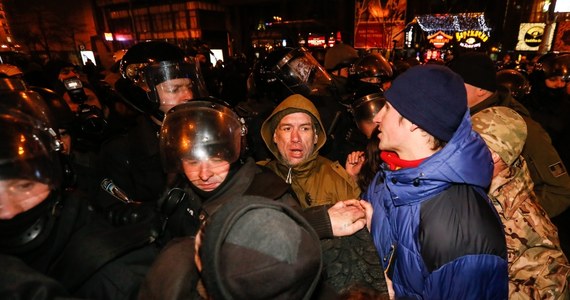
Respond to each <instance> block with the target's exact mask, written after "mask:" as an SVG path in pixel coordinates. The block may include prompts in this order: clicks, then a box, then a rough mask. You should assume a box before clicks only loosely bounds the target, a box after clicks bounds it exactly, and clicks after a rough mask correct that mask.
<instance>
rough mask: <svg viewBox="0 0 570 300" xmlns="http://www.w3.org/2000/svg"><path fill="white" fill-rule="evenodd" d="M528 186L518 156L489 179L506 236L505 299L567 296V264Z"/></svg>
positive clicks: (569, 267) (551, 226)
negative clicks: (506, 276)
mask: <svg viewBox="0 0 570 300" xmlns="http://www.w3.org/2000/svg"><path fill="white" fill-rule="evenodd" d="M532 187H533V184H532V180H531V178H530V175H529V172H528V169H527V167H526V162H525V160H524V158H522V157H521V158H520V159H518V160H516V161H515V162H514V163H513V165H512V166H511V167H510V168H507V169H504V170H503V171H501V172H500V173H499V174H497V176H496V177H495V178H493V182H492V183H491V188H490V190H489V196H490V198H491V200H492V201H493V204H494V205H495V208H496V209H497V212H498V213H499V216H501V220H502V222H503V225H504V227H505V234H506V237H507V251H508V260H509V299H568V298H569V297H570V295H569V291H568V278H567V277H568V275H569V274H570V264H568V260H567V259H566V256H564V253H563V252H562V250H561V249H560V242H559V240H558V230H557V228H556V226H554V224H552V222H551V221H550V219H549V218H548V216H547V215H546V213H545V211H544V209H543V208H542V207H541V206H540V204H538V202H537V201H536V196H535V194H534V192H533V191H532Z"/></svg>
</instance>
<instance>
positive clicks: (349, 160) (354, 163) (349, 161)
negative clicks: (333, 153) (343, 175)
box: [344, 151, 366, 180]
mask: <svg viewBox="0 0 570 300" xmlns="http://www.w3.org/2000/svg"><path fill="white" fill-rule="evenodd" d="M365 161H366V158H365V156H364V152H363V151H354V152H352V153H350V154H349V155H348V156H347V157H346V163H345V165H344V168H345V169H346V172H347V173H348V174H349V175H350V176H351V177H352V178H353V179H354V180H356V176H357V175H358V173H360V169H361V168H362V165H364V162H365Z"/></svg>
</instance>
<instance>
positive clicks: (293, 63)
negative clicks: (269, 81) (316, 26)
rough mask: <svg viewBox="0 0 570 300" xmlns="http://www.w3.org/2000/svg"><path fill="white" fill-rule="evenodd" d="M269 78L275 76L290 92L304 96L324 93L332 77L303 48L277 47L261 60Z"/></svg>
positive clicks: (330, 84)
mask: <svg viewBox="0 0 570 300" xmlns="http://www.w3.org/2000/svg"><path fill="white" fill-rule="evenodd" d="M263 68H264V70H266V71H268V72H267V74H268V75H269V76H270V77H269V78H272V77H274V78H276V79H277V80H278V81H279V82H280V83H281V84H282V85H283V86H285V87H286V88H287V89H288V90H289V92H290V94H301V95H303V96H305V97H309V96H310V95H319V94H323V93H326V92H327V90H328V88H329V87H331V86H332V78H331V76H330V75H329V74H328V73H327V72H326V71H325V69H324V68H323V67H322V66H321V65H320V64H319V62H318V61H317V60H316V59H315V58H314V57H313V55H312V54H311V53H310V52H309V51H308V50H307V49H305V48H303V47H300V48H293V49H292V48H287V47H283V48H278V49H276V50H274V51H273V52H271V53H270V54H269V55H268V56H267V58H266V59H265V60H264V62H263Z"/></svg>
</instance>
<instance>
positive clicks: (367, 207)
mask: <svg viewBox="0 0 570 300" xmlns="http://www.w3.org/2000/svg"><path fill="white" fill-rule="evenodd" d="M360 206H362V207H363V208H364V210H365V211H366V228H368V231H370V224H372V213H373V212H374V208H372V204H370V202H368V201H366V200H360Z"/></svg>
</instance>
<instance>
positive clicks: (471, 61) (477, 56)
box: [448, 52, 497, 92]
mask: <svg viewBox="0 0 570 300" xmlns="http://www.w3.org/2000/svg"><path fill="white" fill-rule="evenodd" d="M448 67H449V68H450V69H451V70H453V71H454V72H456V73H457V74H459V75H460V76H461V77H462V78H463V81H465V83H468V84H470V85H472V86H476V87H478V88H482V89H484V90H487V91H490V92H495V91H496V90H497V78H496V77H497V69H496V68H495V64H494V63H493V61H492V60H491V58H490V57H489V56H488V55H487V54H485V53H482V52H467V53H464V54H462V55H460V56H458V57H456V58H454V59H453V60H452V61H450V62H449V64H448Z"/></svg>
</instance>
